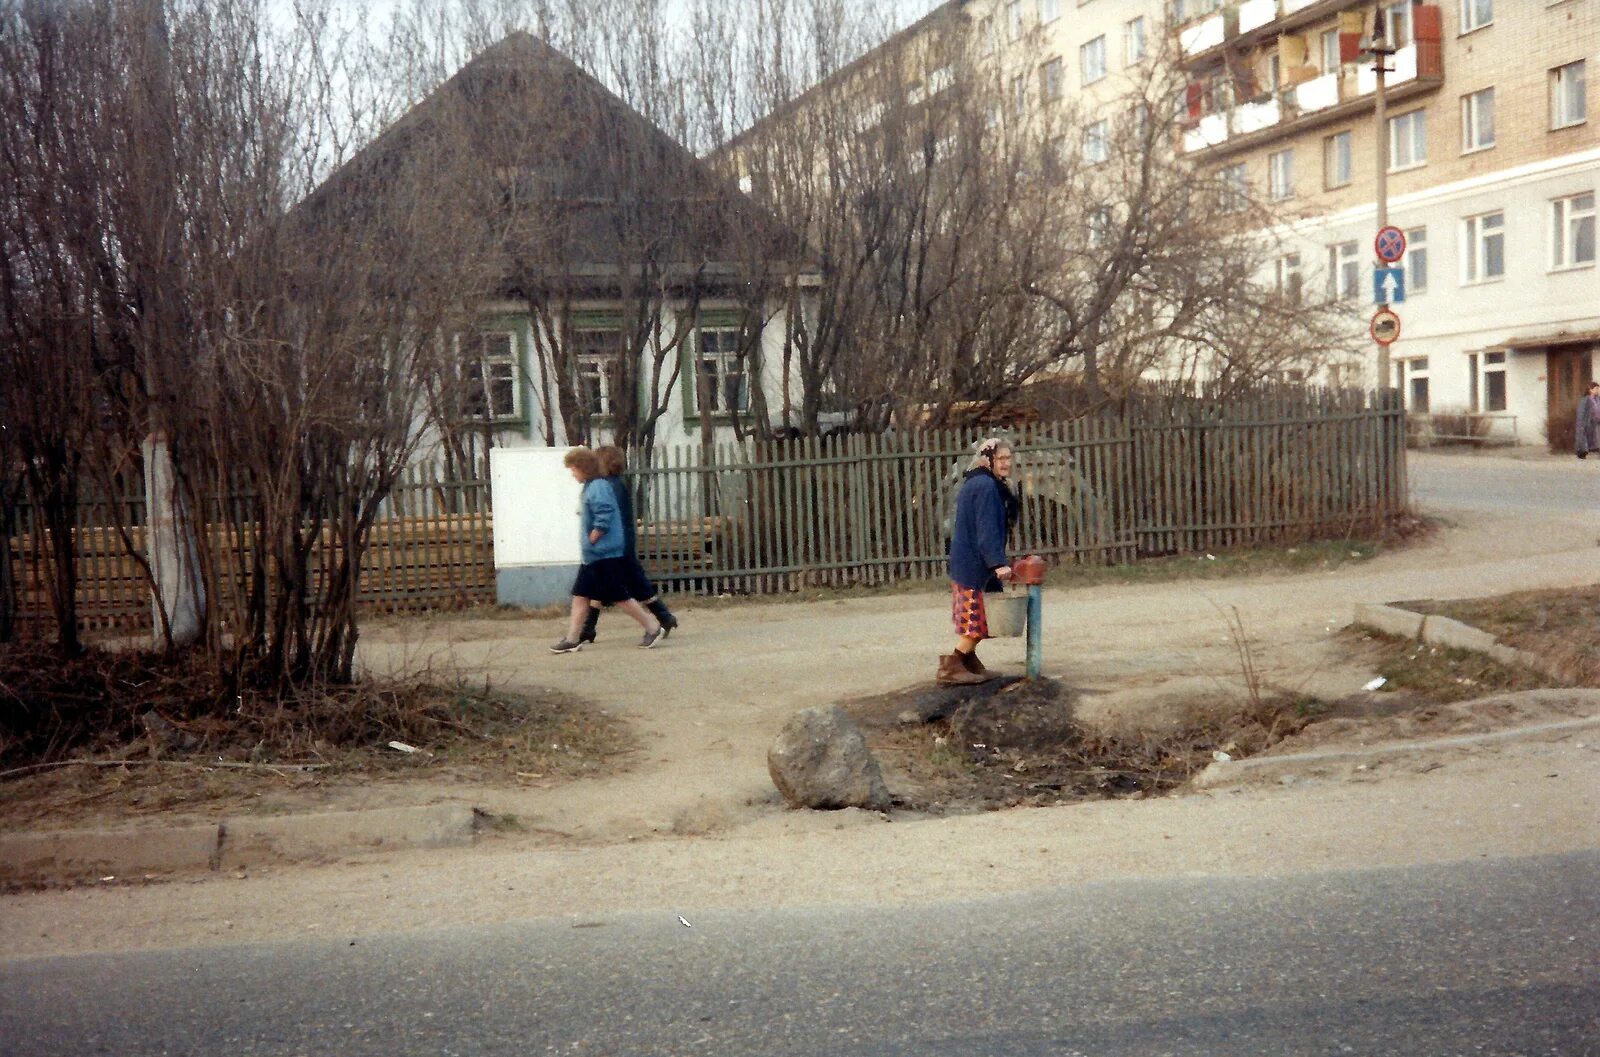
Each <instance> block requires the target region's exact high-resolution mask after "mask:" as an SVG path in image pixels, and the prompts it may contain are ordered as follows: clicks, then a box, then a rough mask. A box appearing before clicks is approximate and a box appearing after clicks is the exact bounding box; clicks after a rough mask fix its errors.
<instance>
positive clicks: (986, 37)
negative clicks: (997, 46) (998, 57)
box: [978, 16, 994, 55]
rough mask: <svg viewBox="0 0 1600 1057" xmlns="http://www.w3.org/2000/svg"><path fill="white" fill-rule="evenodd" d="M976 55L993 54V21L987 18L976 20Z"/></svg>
mask: <svg viewBox="0 0 1600 1057" xmlns="http://www.w3.org/2000/svg"><path fill="white" fill-rule="evenodd" d="M978 54H980V55H993V54H994V19H992V18H989V17H987V16H985V17H984V18H980V19H978Z"/></svg>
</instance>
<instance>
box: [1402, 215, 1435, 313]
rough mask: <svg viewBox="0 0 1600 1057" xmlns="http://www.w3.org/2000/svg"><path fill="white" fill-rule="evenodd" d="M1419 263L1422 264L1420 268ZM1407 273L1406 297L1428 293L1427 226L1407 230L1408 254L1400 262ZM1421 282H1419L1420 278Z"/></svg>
mask: <svg viewBox="0 0 1600 1057" xmlns="http://www.w3.org/2000/svg"><path fill="white" fill-rule="evenodd" d="M1418 262H1420V267H1419V264H1418ZM1400 267H1402V268H1404V269H1405V271H1406V296H1407V297H1410V296H1411V295H1412V294H1425V293H1427V292H1428V227H1427V225H1426V224H1422V225H1419V226H1417V227H1414V228H1407V229H1406V253H1405V256H1404V257H1403V258H1401V260H1400ZM1419 275H1420V276H1421V277H1422V278H1421V280H1420V281H1419V280H1418V278H1417V277H1418V276H1419Z"/></svg>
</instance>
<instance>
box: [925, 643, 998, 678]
mask: <svg viewBox="0 0 1600 1057" xmlns="http://www.w3.org/2000/svg"><path fill="white" fill-rule="evenodd" d="M933 681H934V682H935V683H937V684H938V685H940V686H976V685H977V684H979V683H982V682H986V681H987V680H986V679H985V678H984V677H983V676H981V675H974V674H973V673H971V672H969V671H967V666H966V665H965V664H964V663H963V662H962V660H961V651H959V650H957V651H954V652H952V653H947V654H945V655H944V656H943V657H940V658H939V674H938V675H937V676H935V677H934V680H933Z"/></svg>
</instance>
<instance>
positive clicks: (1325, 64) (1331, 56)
mask: <svg viewBox="0 0 1600 1057" xmlns="http://www.w3.org/2000/svg"><path fill="white" fill-rule="evenodd" d="M1317 41H1318V47H1319V49H1320V52H1321V54H1320V56H1319V57H1320V59H1321V63H1322V72H1323V73H1338V72H1339V69H1340V67H1342V66H1343V65H1344V63H1342V62H1340V61H1339V31H1338V30H1337V29H1330V30H1325V31H1324V32H1323V34H1322V35H1321V36H1320V37H1318V38H1317Z"/></svg>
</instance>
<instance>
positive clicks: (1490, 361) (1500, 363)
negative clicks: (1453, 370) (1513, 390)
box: [1467, 351, 1506, 414]
mask: <svg viewBox="0 0 1600 1057" xmlns="http://www.w3.org/2000/svg"><path fill="white" fill-rule="evenodd" d="M1491 378H1497V379H1498V382H1499V384H1498V386H1497V388H1498V389H1499V393H1498V394H1496V393H1491V392H1490V389H1491V386H1490V384H1489V381H1490V379H1491ZM1467 385H1468V389H1469V392H1468V399H1467V409H1468V410H1469V411H1471V412H1472V413H1473V414H1483V413H1493V412H1495V411H1504V410H1505V409H1506V354H1505V352H1504V351H1496V352H1486V353H1483V354H1482V355H1481V356H1480V355H1479V354H1478V353H1476V352H1471V353H1468V354H1467ZM1496 397H1498V399H1496ZM1496 405H1498V406H1496Z"/></svg>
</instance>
